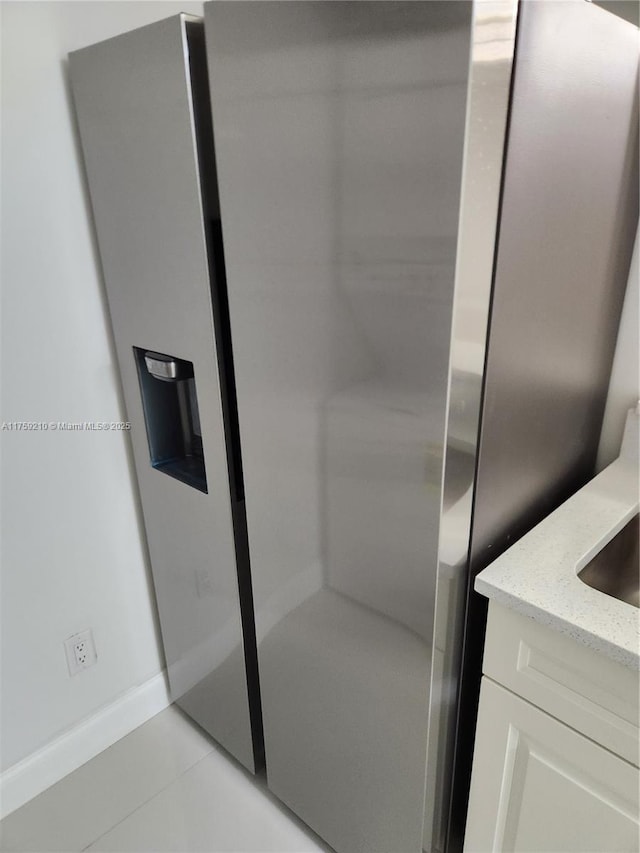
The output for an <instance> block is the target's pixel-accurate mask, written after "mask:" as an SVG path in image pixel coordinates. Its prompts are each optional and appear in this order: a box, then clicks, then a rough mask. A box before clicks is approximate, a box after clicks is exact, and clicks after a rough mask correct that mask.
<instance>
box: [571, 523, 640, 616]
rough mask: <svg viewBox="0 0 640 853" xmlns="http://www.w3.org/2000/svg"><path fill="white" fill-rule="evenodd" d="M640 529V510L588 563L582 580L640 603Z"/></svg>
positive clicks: (581, 575) (608, 592)
mask: <svg viewBox="0 0 640 853" xmlns="http://www.w3.org/2000/svg"><path fill="white" fill-rule="evenodd" d="M639 530H640V513H639V514H637V515H635V516H634V517H633V518H632V519H631V521H629V522H627V524H626V525H625V526H624V527H623V528H622V530H621V531H620V532H619V533H617V534H616V535H615V536H614V537H613V539H612V540H611V541H610V542H609V543H608V544H607V545H605V546H604V548H603V549H602V550H601V551H598V553H597V554H596V556H595V557H594V558H593V559H592V560H591V561H590V562H588V563H587V565H586V566H585V567H584V569H582V571H581V572H580V573H579V574H578V577H579V578H580V580H581V581H582V582H583V583H586V584H587V586H590V587H593V589H598V590H600V592H604V593H605V594H606V595H612V596H613V597H614V598H618V599H620V601H626V602H627V603H628V604H633V605H634V607H640V573H639V572H640V570H639V568H638V565H639V564H638V532H639Z"/></svg>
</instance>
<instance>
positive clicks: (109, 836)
mask: <svg viewBox="0 0 640 853" xmlns="http://www.w3.org/2000/svg"><path fill="white" fill-rule="evenodd" d="M0 850H2V851H26V850H29V851H51V853H53V851H80V850H95V851H98V850H100V851H132V853H133V851H135V853H143V851H145V852H146V851H156V853H161V851H181V853H189V851H208V853H231V851H234V853H271V851H272V853H316V851H322V853H328V851H329V848H327V847H325V846H323V845H322V842H321V841H320V840H319V839H318V838H317V837H316V836H314V835H313V833H312V832H311V831H310V830H309V829H308V828H307V827H305V825H304V824H303V823H302V822H301V821H298V820H297V818H295V816H294V815H292V813H291V812H289V811H288V810H287V809H286V808H285V807H284V806H282V805H281V804H280V803H279V802H278V800H276V799H275V797H273V796H272V795H271V794H270V793H269V791H268V790H267V789H266V787H265V785H264V784H263V783H262V782H261V781H260V780H255V779H254V778H253V777H252V776H251V775H250V774H249V773H247V772H245V771H244V770H243V769H242V768H241V767H240V766H239V765H238V764H236V762H235V761H233V760H232V759H230V758H229V757H228V756H227V755H226V754H225V753H224V752H223V751H222V750H221V749H219V748H218V747H217V746H216V744H215V743H214V742H213V741H212V740H210V739H209V738H208V737H207V736H206V735H205V734H204V732H203V731H202V730H201V729H199V728H198V727H197V726H195V725H193V724H192V723H191V722H190V721H189V719H188V718H187V717H186V716H185V715H183V714H182V713H181V712H180V711H179V710H178V709H177V708H174V707H170V708H167V709H166V710H165V711H162V712H161V713H160V714H158V715H157V716H155V717H153V719H151V720H149V721H148V722H147V723H145V724H144V725H142V726H140V728H138V729H136V730H135V731H133V732H131V734H129V735H127V736H126V737H124V738H122V740H120V741H118V742H117V743H115V744H114V745H113V746H111V747H109V749H106V750H105V751H104V752H102V753H100V755H97V756H96V757H95V758H94V759H92V760H91V761H89V762H87V764H85V765H83V766H82V767H80V768H78V770H76V771H75V772H74V773H71V774H70V775H69V776H67V777H66V778H65V779H62V780H61V781H60V782H58V783H57V784H56V785H54V786H53V787H51V788H49V789H48V790H47V791H45V792H44V793H42V794H40V796H38V797H36V798H35V799H33V800H31V802H29V803H27V804H26V805H24V806H23V807H22V808H20V809H18V810H17V811H15V812H13V814H10V815H9V816H8V817H6V818H5V819H4V820H3V821H2V822H1V823H0Z"/></svg>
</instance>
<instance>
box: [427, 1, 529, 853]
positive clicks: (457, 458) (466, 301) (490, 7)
mask: <svg viewBox="0 0 640 853" xmlns="http://www.w3.org/2000/svg"><path fill="white" fill-rule="evenodd" d="M517 10H518V2H517V0H477V1H476V2H475V3H474V8H473V30H472V51H471V70H470V76H469V91H468V100H467V118H466V126H465V143H464V144H465V148H464V172H463V181H462V188H461V204H460V225H459V233H458V247H457V258H456V280H455V300H454V312H453V322H452V328H451V352H450V365H449V371H450V372H449V400H448V411H447V435H446V449H445V464H444V476H443V485H442V511H441V516H440V539H439V547H438V579H437V594H436V604H435V631H434V641H433V646H434V648H433V668H432V675H431V693H430V712H429V742H428V752H427V786H426V797H425V821H424V838H423V847H424V849H425V850H428V851H443V850H445V848H446V843H447V831H448V826H447V824H448V819H449V798H450V796H451V786H452V777H453V755H454V746H455V738H456V712H457V695H458V688H459V683H460V665H461V650H462V636H463V626H464V618H465V596H466V585H467V575H468V568H469V564H468V556H469V539H470V535H471V519H472V509H473V490H474V482H475V467H476V461H477V452H478V430H479V425H480V411H481V399H482V386H483V381H484V363H485V356H486V344H487V335H488V329H489V319H490V315H489V309H490V303H491V290H492V282H493V265H494V255H495V244H496V238H497V233H498V223H499V217H498V214H499V207H500V193H501V187H502V167H503V160H504V152H505V145H506V133H507V116H508V113H509V97H510V87H511V77H512V70H513V61H514V51H515V39H516V17H517Z"/></svg>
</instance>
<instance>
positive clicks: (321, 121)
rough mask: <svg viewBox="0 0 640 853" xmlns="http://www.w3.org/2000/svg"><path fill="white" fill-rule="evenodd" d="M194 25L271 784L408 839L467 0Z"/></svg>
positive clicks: (421, 743)
mask: <svg viewBox="0 0 640 853" xmlns="http://www.w3.org/2000/svg"><path fill="white" fill-rule="evenodd" d="M205 30H206V39H207V56H208V66H209V73H210V81H211V98H212V115H213V126H214V136H215V147H216V162H217V173H218V181H219V192H220V209H221V219H222V232H223V241H224V252H225V263H226V269H227V283H228V291H229V308H230V316H231V330H232V342H233V350H234V362H235V371H236V385H237V395H238V414H239V421H240V434H241V439H242V452H243V469H244V478H245V492H246V507H247V524H248V535H249V548H250V555H251V566H252V576H253V578H252V579H253V591H254V602H255V616H256V632H257V639H258V661H259V670H260V682H261V691H262V699H263V715H264V731H265V750H266V765H267V779H268V784H269V786H270V788H271V789H272V790H273V791H274V792H275V793H276V794H277V795H278V796H279V797H280V798H281V799H282V800H284V802H285V803H287V804H288V805H289V806H290V807H291V808H292V809H293V810H294V811H295V812H296V813H297V814H298V815H299V816H300V817H301V818H302V819H303V820H305V821H306V822H307V823H308V824H309V825H310V826H311V827H312V828H313V829H315V830H316V831H317V832H318V833H319V834H320V835H321V836H322V837H323V838H325V839H326V840H327V841H328V842H329V843H330V844H331V845H332V846H333V847H334V848H335V849H336V850H338V851H349V853H354V851H366V853H375V851H380V853H389V851H394V853H404V851H407V853H408V851H412V853H413V851H416V853H417V851H419V850H421V848H422V828H423V811H424V784H425V755H426V737H427V719H428V710H429V680H430V673H431V660H432V634H433V613H434V601H435V579H436V568H437V555H438V529H439V517H440V507H441V484H442V459H443V441H444V432H445V415H446V398H447V380H448V363H449V341H450V328H451V316H452V303H453V292H454V271H455V258H456V245H457V232H458V211H459V202H460V186H461V173H462V159H463V141H464V131H465V109H466V99H467V78H468V69H469V41H470V30H471V4H470V3H466V2H458V3H451V2H448V0H445V2H390V3H389V2H336V3H326V2H313V0H312V2H297V0H293V2H259V3H253V2H242V0H240V1H239V2H213V3H209V4H207V5H206V6H205ZM459 497H460V496H459Z"/></svg>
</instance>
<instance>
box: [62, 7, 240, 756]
mask: <svg viewBox="0 0 640 853" xmlns="http://www.w3.org/2000/svg"><path fill="white" fill-rule="evenodd" d="M193 27H200V28H201V27H202V24H201V23H200V24H197V23H196V22H195V21H194V19H190V18H188V17H187V16H184V15H181V16H176V17H174V18H169V19H167V20H165V21H161V22H159V23H157V24H152V25H150V26H147V27H144V28H142V29H139V30H136V31H133V32H130V33H127V34H125V35H123V36H119V37H117V38H114V39H110V40H109V41H106V42H102V43H100V44H97V45H93V46H92V47H89V48H86V49H83V50H80V51H77V52H75V53H73V54H72V55H71V57H70V65H71V78H72V84H73V93H74V99H75V105H76V111H77V115H78V122H79V128H80V136H81V141H82V147H83V151H84V157H85V164H86V171H87V177H88V182H89V188H90V194H91V201H92V206H93V214H94V219H95V224H96V229H97V236H98V243H99V247H100V257H101V260H102V266H103V271H104V278H105V283H106V289H107V296H108V301H109V308H110V312H111V319H112V324H113V330H114V336H115V342H116V349H117V355H118V362H119V366H120V374H121V377H122V385H123V391H124V398H125V403H126V407H127V414H128V417H129V419H130V421H131V423H132V430H131V438H132V442H133V454H134V459H135V466H136V472H137V476H138V482H139V487H140V494H141V498H142V508H143V513H144V521H145V527H146V532H147V539H148V544H149V552H150V557H151V564H152V570H153V577H154V584H155V589H156V596H157V602H158V609H159V613H160V623H161V628H162V637H163V642H164V649H165V656H166V661H167V669H168V674H169V683H170V688H171V696H172V698H173V699H174V700H176V701H177V702H178V704H180V705H181V706H182V707H184V708H185V709H186V710H187V711H188V712H189V713H190V714H191V715H192V716H193V717H194V719H196V720H197V721H198V722H199V723H200V725H202V726H203V727H204V728H205V729H207V730H208V731H209V732H210V733H211V734H212V735H213V736H214V737H215V738H216V739H217V740H218V741H219V742H220V743H221V744H222V745H223V746H225V747H226V749H228V750H229V752H231V753H232V754H233V755H234V756H235V757H236V758H237V759H238V760H239V761H241V762H242V763H243V764H244V765H245V766H246V767H248V768H249V769H250V770H253V768H254V759H253V748H252V740H251V728H250V719H249V706H248V698H247V683H246V672H245V662H244V652H243V642H242V640H243V638H242V625H241V614H240V603H239V595H238V579H237V574H236V555H235V545H234V534H233V525H232V507H231V498H230V492H229V471H228V467H227V456H226V450H225V434H224V421H223V412H222V407H221V399H220V383H219V376H218V367H217V363H216V355H215V351H216V350H215V330H214V323H213V316H212V308H211V291H210V281H209V269H208V262H207V253H206V245H205V232H204V221H203V208H202V202H201V183H200V174H199V167H198V160H197V153H196V145H195V137H194V113H193V105H192V102H191V98H192V94H191V83H190V68H189V57H190V45H189V33H190V31H191V28H193ZM192 58H193V57H192ZM134 346H138V347H142V348H144V349H148V350H151V351H154V352H155V351H157V352H159V353H170V354H171V355H172V356H174V357H176V358H179V359H185V360H187V361H191V362H193V364H194V372H195V379H196V387H197V391H198V398H199V400H198V402H199V411H200V427H201V432H202V444H203V451H204V459H205V465H206V473H207V482H208V487H209V491H208V494H206V493H203V492H200V491H197V490H196V489H194V488H191V487H189V486H188V485H185V484H184V483H182V482H179V481H178V480H176V479H173V478H171V477H169V476H166V475H165V474H163V473H161V472H160V471H158V470H155V469H154V468H152V467H151V464H150V461H149V450H148V447H147V439H146V433H145V424H144V417H143V412H142V405H141V398H140V390H139V386H138V377H137V373H136V367H135V363H134V355H133V349H132V348H133V347H134Z"/></svg>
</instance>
